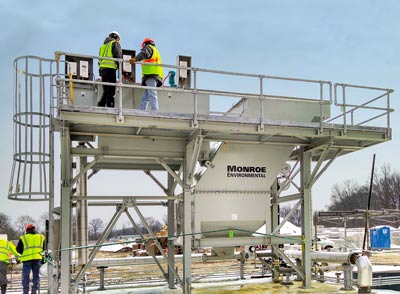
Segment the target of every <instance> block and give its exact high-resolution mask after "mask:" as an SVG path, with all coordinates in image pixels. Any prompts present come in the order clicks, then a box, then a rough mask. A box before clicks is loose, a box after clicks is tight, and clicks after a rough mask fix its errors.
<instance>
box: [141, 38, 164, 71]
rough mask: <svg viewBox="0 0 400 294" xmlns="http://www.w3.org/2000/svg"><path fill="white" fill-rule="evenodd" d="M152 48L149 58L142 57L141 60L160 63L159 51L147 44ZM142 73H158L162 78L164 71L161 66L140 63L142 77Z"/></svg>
mask: <svg viewBox="0 0 400 294" xmlns="http://www.w3.org/2000/svg"><path fill="white" fill-rule="evenodd" d="M148 46H150V48H151V49H152V50H153V55H152V56H151V57H150V58H149V59H143V62H148V63H157V64H162V60H161V55H160V52H158V50H157V48H156V47H155V46H153V45H148ZM144 75H158V76H159V77H160V78H161V79H164V71H163V68H162V67H161V66H155V65H147V64H142V77H143V76H144Z"/></svg>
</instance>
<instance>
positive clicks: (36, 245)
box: [19, 234, 44, 261]
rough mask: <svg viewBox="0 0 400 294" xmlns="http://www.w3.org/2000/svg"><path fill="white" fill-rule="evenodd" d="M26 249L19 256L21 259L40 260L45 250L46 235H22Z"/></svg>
mask: <svg viewBox="0 0 400 294" xmlns="http://www.w3.org/2000/svg"><path fill="white" fill-rule="evenodd" d="M20 239H21V241H22V244H24V251H23V252H22V256H21V257H20V258H19V259H20V260H21V261H28V260H40V259H42V255H41V254H40V253H41V252H42V251H43V243H44V236H43V235H42V234H25V235H22V236H21V237H20Z"/></svg>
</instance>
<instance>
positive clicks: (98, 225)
mask: <svg viewBox="0 0 400 294" xmlns="http://www.w3.org/2000/svg"><path fill="white" fill-rule="evenodd" d="M103 228H104V222H103V220H102V219H101V218H94V219H91V220H90V222H89V238H90V239H92V240H95V239H97V238H98V237H99V235H100V232H101V230H102V229H103Z"/></svg>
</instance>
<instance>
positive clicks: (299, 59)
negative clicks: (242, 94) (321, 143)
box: [0, 0, 400, 220]
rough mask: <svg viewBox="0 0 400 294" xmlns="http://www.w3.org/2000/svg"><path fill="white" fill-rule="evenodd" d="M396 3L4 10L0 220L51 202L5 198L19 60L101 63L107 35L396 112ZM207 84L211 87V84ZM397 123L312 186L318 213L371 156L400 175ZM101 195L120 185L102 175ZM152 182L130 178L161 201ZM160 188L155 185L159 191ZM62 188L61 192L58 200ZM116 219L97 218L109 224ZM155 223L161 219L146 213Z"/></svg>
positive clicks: (77, 5)
mask: <svg viewBox="0 0 400 294" xmlns="http://www.w3.org/2000/svg"><path fill="white" fill-rule="evenodd" d="M399 11H400V2H399V1H397V0H385V1H378V0H358V1H348V0H325V1H320V0H308V1H293V0H292V1H289V0H275V1H271V0H259V1H251V0H250V1H232V0H222V1H211V0H203V1H183V0H182V1H153V2H152V4H151V5H149V4H147V3H146V2H143V1H141V2H139V1H111V2H103V3H102V2H99V1H79V0H72V1H62V2H61V1H47V0H43V1H33V2H32V1H27V0H19V1H7V2H6V1H0V19H1V23H2V33H1V34H0V41H1V44H2V46H1V47H0V56H1V57H0V69H1V79H0V93H1V99H2V101H3V102H2V107H1V109H0V119H1V125H2V137H3V140H1V142H0V162H1V167H0V175H1V176H0V191H1V192H2V194H1V195H2V201H1V205H0V212H3V213H6V214H8V215H10V216H12V217H13V218H14V220H15V217H17V216H19V215H23V214H31V215H32V217H34V218H38V217H39V215H40V214H41V213H43V211H47V210H48V209H47V203H26V202H15V201H10V200H8V199H7V191H8V185H9V177H10V172H11V165H12V154H13V150H12V140H13V139H12V100H13V67H12V66H13V65H12V62H13V59H14V58H16V57H18V56H21V55H39V56H43V57H50V58H51V57H53V56H54V55H53V54H54V52H55V51H57V50H60V51H64V52H76V53H84V54H90V55H97V52H98V48H99V46H100V44H101V43H102V42H103V40H104V38H105V36H106V35H107V34H108V33H109V32H110V31H113V30H117V31H118V32H119V33H120V35H121V38H122V47H123V48H125V49H135V50H139V48H140V44H141V41H142V39H143V38H145V37H152V38H153V39H154V40H155V41H156V43H157V46H158V48H159V50H160V52H161V54H162V57H163V61H164V63H168V64H175V62H176V56H177V55H190V56H192V58H193V59H192V63H193V66H195V67H200V68H210V69H218V70H229V71H236V72H246V73H262V74H267V75H275V76H284V77H298V78H307V79H317V80H330V81H333V82H344V83H349V84H359V85H369V86H377V87H383V88H392V89H394V90H395V93H394V94H393V95H392V102H391V103H392V107H393V108H395V109H397V108H398V106H399V99H398V96H399V95H398V92H397V91H398V81H399V77H400V61H399V60H400V58H399V56H398V54H399V52H400V37H399V33H398V31H399V28H400V20H399V17H398V12H399ZM210 83H211V81H210ZM398 125H399V115H398V113H397V112H395V113H394V114H393V115H392V127H393V140H392V141H391V142H388V143H384V144H381V145H378V146H375V147H372V148H367V149H365V150H363V151H359V152H355V153H354V154H351V155H347V156H344V157H342V158H340V159H338V160H337V161H336V162H335V163H334V164H333V165H332V166H331V167H330V168H329V169H328V171H327V172H326V173H325V174H324V175H323V176H322V177H321V178H320V180H319V181H318V182H317V183H316V184H315V186H314V189H313V206H314V209H323V208H324V207H325V205H327V204H328V203H329V198H330V192H331V188H332V186H333V184H335V183H341V182H343V181H344V180H346V179H354V180H356V181H357V182H359V183H360V184H363V183H365V182H366V181H368V179H369V175H370V166H371V159H372V154H373V153H376V154H377V167H378V168H380V167H381V166H382V165H383V164H384V163H389V164H390V165H391V167H392V168H393V169H395V170H399V166H400V164H399V163H400V162H399V161H400V159H399V157H398V156H397V155H396V154H397V149H398V147H399V138H398V134H399V130H398ZM93 181H96V185H97V186H98V188H99V189H101V191H104V194H107V191H108V190H109V189H111V186H112V184H115V181H114V179H113V180H112V181H111V180H110V179H109V178H108V177H107V176H106V174H103V175H99V176H96V179H94V180H93ZM150 183H151V181H150V180H149V179H147V178H145V177H143V176H138V174H134V173H132V185H134V186H135V189H136V188H139V191H138V193H139V194H148V195H151V194H155V193H157V194H160V192H159V191H158V189H157V188H149V185H150ZM153 187H154V186H153ZM58 190H59V187H58V186H56V191H57V192H58ZM112 212H113V210H112V209H111V211H110V209H108V210H107V211H105V210H98V211H97V212H96V216H103V217H104V218H106V219H107V218H108V217H110V215H111V214H112ZM149 212H150V213H153V214H154V216H155V217H156V218H159V219H160V218H161V217H162V215H163V214H164V212H159V211H153V210H152V211H149Z"/></svg>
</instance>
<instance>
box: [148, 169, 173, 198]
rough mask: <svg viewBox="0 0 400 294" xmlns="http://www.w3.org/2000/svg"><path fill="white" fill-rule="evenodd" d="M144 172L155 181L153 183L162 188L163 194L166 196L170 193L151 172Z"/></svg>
mask: <svg viewBox="0 0 400 294" xmlns="http://www.w3.org/2000/svg"><path fill="white" fill-rule="evenodd" d="M143 172H144V173H145V174H146V175H148V176H149V177H150V178H151V179H152V180H153V182H154V183H156V184H157V186H159V187H160V188H161V190H163V192H164V193H165V194H167V193H168V189H167V188H165V186H164V185H163V184H162V183H161V182H160V181H159V180H158V179H157V178H156V177H155V176H154V175H153V174H152V173H151V171H149V170H144V171H143Z"/></svg>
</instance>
